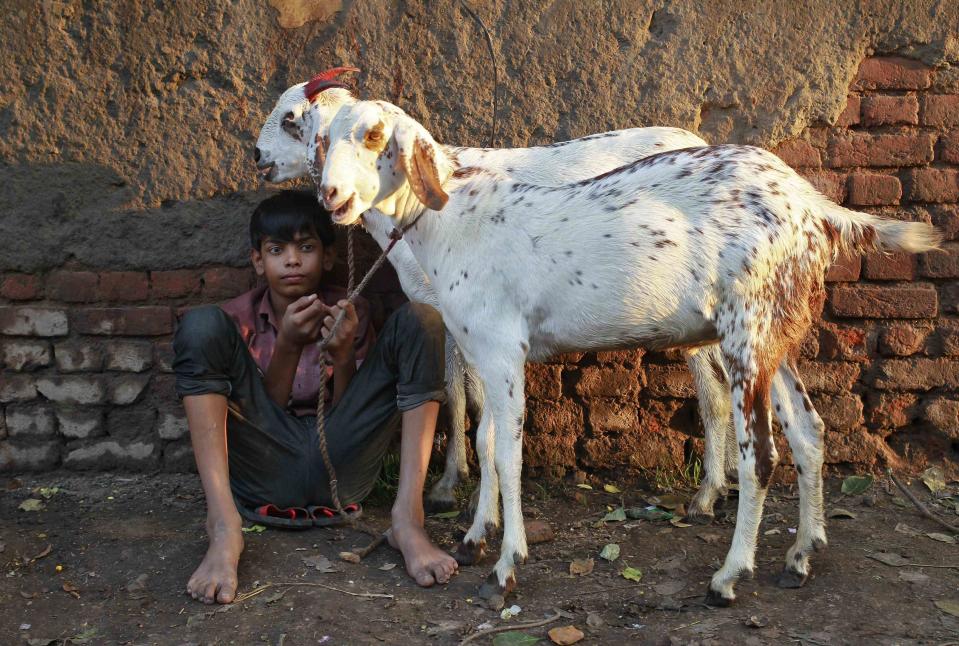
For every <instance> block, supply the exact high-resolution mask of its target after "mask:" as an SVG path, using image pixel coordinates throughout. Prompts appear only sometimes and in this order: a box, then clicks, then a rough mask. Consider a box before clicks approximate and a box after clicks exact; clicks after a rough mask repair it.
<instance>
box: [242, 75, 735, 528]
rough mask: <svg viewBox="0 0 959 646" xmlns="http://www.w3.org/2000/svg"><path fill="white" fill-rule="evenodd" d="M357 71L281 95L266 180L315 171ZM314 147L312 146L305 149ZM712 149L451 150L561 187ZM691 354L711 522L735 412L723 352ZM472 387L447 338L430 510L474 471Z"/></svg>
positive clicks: (406, 280) (613, 145)
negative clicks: (443, 416) (656, 158)
mask: <svg viewBox="0 0 959 646" xmlns="http://www.w3.org/2000/svg"><path fill="white" fill-rule="evenodd" d="M349 70H355V68H335V69H333V70H328V71H327V72H323V73H322V74H319V75H317V76H316V77H314V79H312V80H311V81H310V82H308V83H300V84H298V85H294V86H293V87H291V88H289V89H287V90H286V91H285V92H284V93H283V94H282V95H281V96H280V98H279V100H278V101H277V103H276V106H275V107H274V108H273V110H272V112H271V113H270V115H269V117H268V118H267V120H266V122H265V123H264V124H263V127H262V128H261V129H260V136H259V138H258V140H257V147H256V151H255V157H256V161H257V162H258V165H259V167H260V169H261V172H262V173H263V175H264V176H265V177H266V178H267V179H268V180H270V181H275V182H280V181H284V180H287V179H293V178H298V177H302V176H305V175H306V174H307V173H308V169H309V164H310V162H309V161H308V160H312V159H313V156H314V154H315V153H314V152H313V150H315V149H314V148H313V146H314V144H315V142H316V141H317V139H318V137H322V136H324V135H325V134H326V127H327V126H328V125H329V123H330V121H331V120H332V118H333V116H334V115H335V114H336V112H337V111H338V110H339V108H340V107H342V106H343V105H348V104H352V103H354V102H355V99H354V98H353V97H352V95H351V94H350V93H349V91H347V90H346V89H343V86H342V85H341V84H338V83H336V82H334V81H333V80H332V79H333V78H334V77H335V76H336V75H338V74H339V73H342V72H344V71H349ZM308 143H309V146H310V148H311V149H310V150H308V149H307V145H308ZM704 145H706V142H705V141H703V140H702V139H701V138H699V137H697V136H696V135H694V134H692V133H691V132H687V131H685V130H680V129H678V128H632V129H627V130H619V131H615V132H608V133H603V134H600V135H592V136H588V137H583V138H581V139H575V140H572V141H567V142H562V143H558V144H553V145H550V146H540V147H534V148H515V149H486V148H444V150H445V152H446V153H447V154H448V155H455V156H456V157H457V158H458V159H459V162H460V164H461V165H463V166H472V167H479V168H484V169H488V170H491V171H495V172H500V173H503V174H507V175H510V176H512V177H514V178H516V179H517V180H521V181H527V182H532V183H537V184H545V185H560V184H564V183H567V182H570V181H577V180H581V179H585V178H587V177H591V176H593V175H596V174H599V173H601V172H605V171H608V170H611V169H613V168H616V167H617V166H619V165H621V164H624V163H627V162H629V161H632V160H634V159H637V158H639V157H645V156H647V155H650V154H653V153H657V152H664V151H667V150H674V149H678V148H686V147H692V146H704ZM363 222H364V225H365V227H366V229H367V231H369V232H370V234H371V235H372V236H373V238H374V239H375V240H376V242H377V243H378V244H379V245H380V246H381V247H384V248H385V246H386V245H387V244H389V242H390V237H389V234H390V232H391V231H392V229H393V226H394V225H393V222H392V220H390V218H388V217H386V216H384V215H382V214H380V213H378V212H376V211H375V210H373V211H370V212H369V214H367V216H366V217H364V219H363ZM389 260H390V262H391V263H392V264H393V266H394V268H395V269H396V271H397V275H398V276H399V280H400V284H401V287H402V288H403V291H404V292H405V294H406V296H407V297H408V298H409V299H410V300H412V301H416V302H422V303H428V304H431V305H434V306H437V305H438V300H437V297H436V294H435V292H434V291H433V288H432V286H431V284H430V281H429V278H428V277H427V276H426V275H425V274H424V273H423V270H422V269H421V268H420V266H419V264H418V263H417V261H416V258H415V257H414V256H413V253H412V251H411V250H410V248H409V245H407V244H406V242H405V241H403V240H400V241H399V242H398V243H397V245H396V246H395V247H394V249H393V251H392V252H391V254H390V256H389ZM686 357H687V363H688V364H689V367H690V369H691V370H692V372H693V375H694V378H695V383H696V386H697V390H698V392H699V405H700V411H701V417H702V419H703V423H704V426H705V428H706V455H705V460H704V467H705V468H704V473H705V477H704V478H703V481H702V485H701V487H700V490H699V492H698V493H697V495H696V496H695V498H694V499H693V501H692V503H691V504H690V506H689V514H688V517H689V518H691V519H695V520H699V521H704V520H708V519H709V518H711V517H712V514H713V511H712V509H713V504H714V502H715V500H716V498H717V497H718V496H719V495H720V494H721V493H722V492H723V491H724V490H725V486H726V474H727V472H732V471H734V470H735V468H736V456H737V453H736V448H735V446H736V445H735V430H734V429H733V426H732V417H731V410H730V408H729V394H728V378H727V377H726V371H725V368H724V367H723V364H722V359H721V355H720V354H719V352H718V348H716V347H715V346H713V347H709V348H705V349H703V350H701V351H700V350H696V349H693V350H689V351H688V352H687V354H686ZM466 384H469V385H470V399H471V400H472V402H473V405H474V407H475V408H479V407H481V404H482V390H481V387H480V385H479V380H478V378H477V377H476V376H475V374H474V373H473V372H472V370H471V369H470V368H469V366H467V365H466V364H465V363H464V362H463V360H462V357H461V355H460V353H459V351H458V349H457V348H456V344H455V342H454V341H453V338H452V336H450V335H447V394H448V401H447V407H448V409H449V414H450V435H449V445H448V448H447V454H446V468H445V471H444V474H443V477H442V478H440V479H439V480H438V481H437V482H436V483H435V484H434V486H433V488H432V490H431V491H430V494H429V496H428V497H427V503H428V505H429V507H430V508H432V509H450V508H452V507H453V506H454V505H455V500H454V496H453V489H454V487H455V486H456V484H457V482H458V481H459V479H460V478H462V477H465V476H466V475H467V462H466V442H465V423H464V422H465V417H466V400H467V398H466V388H465V385H466ZM484 455H485V452H484V451H480V452H479V456H480V459H482V458H483V456H484ZM490 468H492V464H491V463H490ZM481 483H485V484H486V485H487V486H489V487H491V489H490V491H491V492H492V493H493V495H494V496H495V495H496V479H495V477H486V478H483V479H482V480H481Z"/></svg>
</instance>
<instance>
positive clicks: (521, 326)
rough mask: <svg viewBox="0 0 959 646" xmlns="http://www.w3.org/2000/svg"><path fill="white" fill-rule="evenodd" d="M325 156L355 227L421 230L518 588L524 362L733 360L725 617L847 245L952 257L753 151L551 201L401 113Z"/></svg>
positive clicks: (668, 163) (333, 139)
mask: <svg viewBox="0 0 959 646" xmlns="http://www.w3.org/2000/svg"><path fill="white" fill-rule="evenodd" d="M377 131H378V132H379V137H377V138H376V139H375V141H376V142H377V143H376V145H371V143H370V142H371V139H370V137H371V134H370V133H372V132H377ZM324 146H325V143H324ZM323 152H324V153H325V163H324V166H323V173H322V183H321V186H320V190H321V193H322V194H323V195H324V196H325V202H326V206H327V208H328V209H329V210H330V211H331V212H332V213H333V218H334V220H335V221H337V222H339V223H341V224H352V223H354V222H356V221H357V220H358V219H359V218H360V217H361V215H363V214H364V213H365V212H366V211H367V210H368V209H371V208H375V209H376V210H377V211H379V212H380V213H382V215H383V216H386V217H389V218H391V219H392V221H393V223H394V224H396V225H399V226H403V225H404V224H409V223H413V222H415V223H416V224H415V225H414V226H413V227H412V228H411V229H410V230H408V231H407V233H406V239H407V241H408V243H409V245H410V249H411V250H412V252H413V254H414V256H415V259H416V261H417V263H418V265H419V266H420V267H421V268H422V270H423V271H424V272H425V274H426V275H427V276H428V277H429V280H430V281H431V283H432V285H433V290H434V292H435V293H436V296H437V299H438V304H439V308H440V310H441V312H442V314H443V319H444V322H445V323H446V326H447V328H448V330H449V331H450V333H451V334H452V335H453V336H454V338H455V339H456V343H457V345H458V346H459V348H460V350H461V351H462V353H463V355H464V357H465V359H466V361H467V362H468V363H469V364H470V365H472V366H473V367H474V369H475V370H476V372H477V374H478V375H479V377H480V379H481V380H482V382H483V389H484V393H485V402H484V409H483V415H482V421H481V429H480V438H481V442H482V438H483V437H485V433H484V430H485V429H486V428H488V427H489V426H490V425H492V427H493V428H494V430H495V444H494V447H493V449H492V451H490V449H489V445H488V442H487V444H486V445H485V451H484V452H485V453H487V454H489V453H492V455H493V459H494V462H495V472H496V474H497V475H498V476H499V487H500V493H501V494H502V497H503V513H504V539H503V546H502V550H501V555H500V559H499V561H498V562H497V564H496V570H495V572H496V581H497V583H498V586H499V589H500V590H502V591H508V590H509V589H510V588H511V586H512V585H513V584H514V583H515V576H514V572H515V565H516V562H517V561H522V560H523V559H525V557H526V554H527V548H526V540H525V534H524V531H523V522H522V520H523V518H522V510H521V499H520V473H521V465H522V450H521V441H520V440H521V437H522V430H523V416H524V411H525V398H524V383H523V380H524V370H523V365H524V363H525V361H527V360H532V361H537V360H542V359H544V358H546V357H548V356H550V355H552V354H555V353H559V352H566V351H595V350H608V349H615V348H624V347H634V346H644V347H649V348H666V347H673V346H679V347H695V346H700V345H707V344H713V343H717V342H718V343H719V346H720V348H721V351H722V354H723V357H724V359H725V365H726V367H727V368H728V369H729V374H730V380H731V385H732V410H733V419H734V423H735V428H736V434H737V440H738V442H739V447H740V451H741V459H740V462H739V476H740V499H739V513H738V522H737V526H736V531H735V535H734V538H733V543H732V547H731V549H730V552H729V554H728V555H727V558H726V562H725V563H724V565H723V567H722V568H721V569H720V570H719V571H718V572H717V573H716V575H715V576H714V577H713V581H712V583H711V586H710V591H711V595H713V598H714V600H719V601H720V602H726V603H728V602H729V601H731V600H732V599H733V591H732V589H733V584H734V583H735V580H736V578H737V577H738V576H740V575H741V574H742V573H743V572H750V571H752V568H753V563H754V554H755V545H756V536H757V532H758V526H759V519H760V517H761V510H762V504H763V499H764V497H765V491H766V486H767V485H768V481H769V477H770V476H771V473H772V469H773V468H774V467H775V464H776V461H777V457H776V453H775V446H774V444H773V442H772V428H771V419H772V405H771V403H770V402H771V398H772V397H773V395H772V393H773V392H776V393H778V394H776V395H775V399H776V401H777V402H779V403H780V404H781V403H782V402H785V401H786V400H787V399H789V401H790V402H791V403H792V413H793V415H795V412H796V410H797V406H796V405H795V401H796V399H795V397H793V398H790V397H791V395H790V396H787V395H786V394H784V393H783V392H781V391H782V390H783V389H788V385H789V384H792V385H793V387H794V392H796V393H797V396H798V397H799V400H798V401H801V402H802V410H806V411H811V410H812V406H811V403H810V402H809V401H808V396H806V394H805V391H804V389H802V385H801V382H800V381H799V379H798V375H796V374H793V373H792V372H790V374H789V375H788V380H784V381H783V382H782V384H780V385H778V386H777V385H774V382H775V381H776V380H778V379H782V378H783V374H782V370H783V367H782V365H781V364H782V362H785V361H787V360H788V355H789V354H790V353H791V352H794V351H795V350H796V348H797V347H798V344H799V342H800V341H801V339H802V337H803V335H804V334H805V333H806V332H807V331H808V329H809V326H810V325H811V322H812V318H813V316H814V315H815V314H817V312H816V311H815V310H816V309H817V303H819V304H821V298H822V295H823V291H824V290H823V277H824V274H825V270H826V267H827V266H828V263H829V261H830V259H831V257H832V256H833V254H834V253H836V251H837V250H838V249H839V248H863V247H865V246H875V247H880V248H887V249H898V248H901V247H907V248H910V249H911V250H921V249H924V248H927V247H923V245H924V244H932V243H934V242H935V232H934V230H933V229H931V227H928V225H923V224H919V223H911V224H908V225H905V226H903V225H901V224H900V225H897V226H896V227H895V228H891V227H890V226H889V225H888V223H887V222H886V221H884V220H883V219H881V218H877V217H875V216H870V215H867V214H862V213H858V214H856V216H855V217H856V220H857V222H856V224H855V226H851V225H850V224H849V222H848V220H851V219H852V218H851V216H850V215H849V213H851V212H848V211H847V210H845V209H841V208H840V207H837V206H836V205H834V204H832V203H831V202H829V201H828V200H827V199H826V198H824V197H823V196H822V195H820V194H819V193H818V192H817V191H816V190H815V189H814V188H813V187H812V186H811V185H810V184H809V183H808V182H807V181H806V180H804V179H802V178H801V177H800V176H798V175H797V174H796V173H795V172H794V171H793V170H792V169H790V168H789V167H788V166H787V165H786V164H784V163H783V162H782V161H781V160H779V159H778V158H777V157H775V156H774V155H772V154H771V153H768V152H766V151H763V150H761V149H758V148H753V147H748V146H715V147H701V148H695V149H686V150H680V151H671V152H669V153H665V154H661V155H653V156H650V157H647V158H644V159H640V160H637V161H636V162H633V163H631V164H629V165H626V166H623V167H621V168H620V169H618V170H616V171H614V172H610V173H607V174H605V175H602V176H598V177H596V178H593V179H590V180H584V181H580V182H578V183H575V184H565V185H563V186H558V187H557V186H537V185H533V184H527V183H522V182H518V181H516V180H515V179H513V178H510V177H507V176H504V175H500V174H497V173H493V172H490V171H480V170H471V169H467V168H466V167H465V166H464V165H463V163H462V162H461V160H459V159H458V155H457V151H455V150H451V151H448V150H444V149H443V148H442V147H440V146H439V145H437V144H436V142H435V141H434V140H433V138H432V136H431V135H430V134H429V133H428V132H427V131H426V130H425V129H424V128H423V127H422V126H421V125H420V124H418V123H417V122H415V121H414V120H413V119H411V118H410V117H408V116H407V115H406V114H405V113H403V112H402V110H400V109H399V108H397V107H396V106H393V105H391V104H388V103H384V102H357V103H355V104H352V105H348V106H344V107H343V108H341V109H340V111H339V112H338V113H337V115H336V117H335V118H334V119H333V121H332V122H331V124H330V126H329V147H328V149H326V150H325V151H323ZM427 205H428V207H429V208H427ZM365 217H369V216H365ZM903 240H908V241H909V246H907V245H906V244H904V243H903ZM797 427H798V429H797V432H796V433H793V434H791V437H790V441H791V442H794V443H795V444H796V445H797V446H799V448H800V451H799V452H800V454H801V455H804V456H805V457H804V459H806V460H808V466H809V467H810V469H809V470H810V472H812V471H813V470H815V472H813V473H810V475H809V478H811V479H813V478H815V479H819V478H820V477H821V476H820V473H819V469H818V465H817V463H818V462H820V461H821V447H822V437H821V433H819V432H818V431H817V429H819V428H821V426H820V425H819V424H817V422H816V417H814V416H812V415H809V416H807V417H806V418H805V421H804V422H801V423H798V424H797ZM801 442H805V443H807V444H808V445H811V446H812V447H813V448H812V450H810V448H809V446H804V445H802V443H801ZM483 476H484V477H486V476H487V474H486V473H485V472H484V474H483ZM815 488H816V487H815V484H814V483H811V482H809V481H807V482H806V486H805V487H803V486H801V488H800V493H801V496H802V499H801V501H800V505H801V507H808V508H806V509H805V513H801V522H803V521H805V524H806V525H807V528H806V531H805V532H804V533H803V536H801V537H797V545H798V547H795V546H794V549H793V550H791V553H792V554H796V553H800V554H801V555H802V558H801V559H799V560H800V561H802V563H801V564H800V565H801V566H800V567H799V568H795V569H796V571H797V572H798V573H799V574H804V572H803V570H805V571H808V563H806V561H805V554H804V550H805V545H799V543H800V542H809V543H811V542H812V541H814V540H815V538H816V537H820V536H822V537H824V530H823V528H822V514H821V495H820V496H819V500H818V501H817V500H816V498H817V495H816V493H815ZM482 495H483V492H482V490H481V497H482ZM490 522H495V505H491V504H490V503H489V501H487V504H485V505H484V504H483V503H482V502H481V504H480V508H479V509H478V510H477V514H476V517H475V518H474V521H473V525H472V527H471V528H470V530H469V532H468V533H467V535H466V537H465V539H464V544H466V545H473V546H476V545H479V546H482V544H483V543H484V542H485V534H486V531H487V530H486V527H487V524H488V523H490ZM790 565H791V564H790Z"/></svg>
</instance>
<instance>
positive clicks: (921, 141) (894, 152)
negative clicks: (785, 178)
mask: <svg viewBox="0 0 959 646" xmlns="http://www.w3.org/2000/svg"><path fill="white" fill-rule="evenodd" d="M934 141H935V137H934V136H933V135H931V134H929V133H923V132H915V133H899V134H872V133H866V132H849V133H845V134H842V135H836V136H835V137H833V138H832V140H830V142H829V148H828V157H829V166H831V167H833V168H846V167H851V166H866V167H881V166H919V165H922V164H927V163H929V162H931V161H932V159H933V143H934Z"/></svg>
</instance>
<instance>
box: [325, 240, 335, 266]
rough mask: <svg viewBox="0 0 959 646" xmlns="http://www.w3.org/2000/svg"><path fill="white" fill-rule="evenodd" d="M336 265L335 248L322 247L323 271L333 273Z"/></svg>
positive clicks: (331, 246)
mask: <svg viewBox="0 0 959 646" xmlns="http://www.w3.org/2000/svg"><path fill="white" fill-rule="evenodd" d="M334 264H336V247H334V246H333V245H330V246H326V245H323V271H324V272H326V271H333V265H334Z"/></svg>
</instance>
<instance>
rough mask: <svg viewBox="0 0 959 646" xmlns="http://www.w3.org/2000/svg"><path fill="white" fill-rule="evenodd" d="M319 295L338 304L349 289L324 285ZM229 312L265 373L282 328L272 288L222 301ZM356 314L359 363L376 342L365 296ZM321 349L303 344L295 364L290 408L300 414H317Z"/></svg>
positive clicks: (329, 383)
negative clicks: (275, 311) (278, 333)
mask: <svg viewBox="0 0 959 646" xmlns="http://www.w3.org/2000/svg"><path fill="white" fill-rule="evenodd" d="M319 296H320V298H321V299H322V300H323V302H324V303H326V304H327V305H331V306H332V305H335V304H336V303H337V301H339V300H342V299H345V298H346V296H347V293H346V290H345V289H343V288H341V287H322V288H321V289H320V291H319ZM220 307H221V308H223V310H224V311H225V312H226V313H227V314H229V315H230V318H232V319H233V322H234V323H236V325H237V327H238V328H239V330H240V336H242V337H243V341H244V342H245V343H246V346H247V347H248V348H249V349H250V354H252V355H253V359H254V360H255V361H256V365H257V366H259V368H260V372H261V373H262V374H264V375H265V374H266V371H267V368H269V366H270V359H272V357H273V349H274V348H275V347H276V335H277V332H278V331H279V321H278V320H277V319H276V317H275V315H274V314H273V306H272V305H271V304H270V298H269V290H268V289H267V287H266V286H264V287H257V288H256V289H253V290H250V291H248V292H246V293H245V294H240V295H239V296H237V297H236V298H234V299H232V300H229V301H227V302H226V303H223V304H222V305H220ZM356 316H357V318H358V319H359V325H357V327H356V339H355V341H354V351H355V353H356V365H357V367H359V366H360V364H361V363H362V362H363V359H364V358H366V353H367V352H368V351H369V349H370V348H371V347H372V346H373V342H374V341H375V340H376V335H375V333H374V332H373V326H372V325H371V324H370V306H369V303H368V302H367V301H366V299H364V298H363V297H362V296H360V297H358V298H357V299H356ZM319 359H320V353H319V350H318V349H317V345H316V344H312V343H311V344H310V345H307V346H305V347H304V348H303V353H302V354H301V355H300V363H299V364H298V365H297V366H296V377H295V378H294V379H293V390H292V391H290V401H289V403H288V404H287V408H288V409H289V410H290V411H291V412H292V413H293V414H294V415H298V416H302V415H315V414H316V395H317V392H318V391H319V389H320V364H319ZM326 386H327V389H326V399H325V401H326V403H327V405H328V404H329V403H330V399H331V398H332V396H333V368H332V367H329V368H327V381H326Z"/></svg>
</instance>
